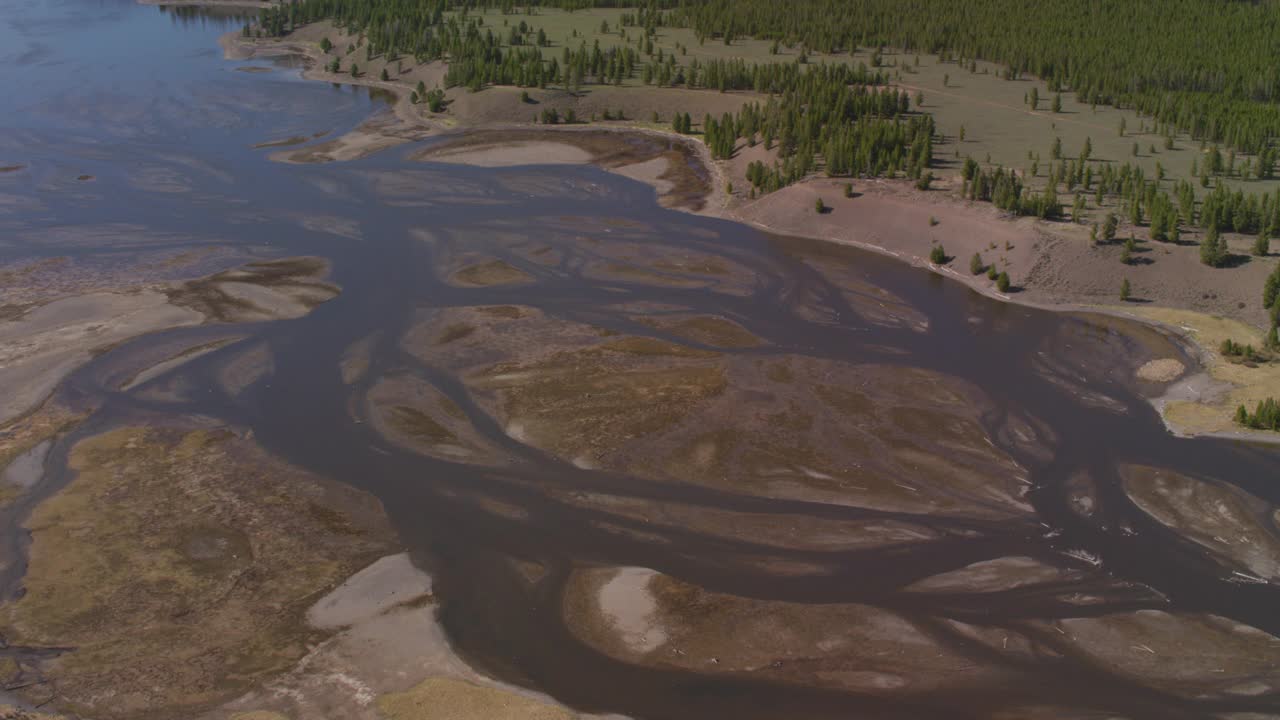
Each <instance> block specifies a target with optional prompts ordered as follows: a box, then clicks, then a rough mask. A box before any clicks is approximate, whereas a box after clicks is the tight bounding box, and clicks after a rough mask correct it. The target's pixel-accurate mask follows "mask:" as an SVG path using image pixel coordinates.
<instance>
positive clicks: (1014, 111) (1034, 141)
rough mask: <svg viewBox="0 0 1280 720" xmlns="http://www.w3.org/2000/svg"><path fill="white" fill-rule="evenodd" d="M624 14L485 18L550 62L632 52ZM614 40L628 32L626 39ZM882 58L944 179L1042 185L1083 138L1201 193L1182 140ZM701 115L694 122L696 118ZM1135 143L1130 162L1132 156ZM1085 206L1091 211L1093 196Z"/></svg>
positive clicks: (993, 80) (940, 66) (1235, 183)
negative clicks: (937, 139)
mask: <svg viewBox="0 0 1280 720" xmlns="http://www.w3.org/2000/svg"><path fill="white" fill-rule="evenodd" d="M623 12H624V11H622V10H616V9H595V10H585V11H577V12H571V13H570V12H563V11H557V10H540V11H539V12H538V14H536V15H523V14H521V15H502V14H501V13H500V12H499V11H497V10H493V11H489V12H488V13H486V14H485V15H484V18H485V24H486V25H489V26H491V27H493V28H494V32H495V33H497V32H499V31H501V33H502V34H503V35H505V33H506V32H507V30H506V27H507V25H506V24H519V23H520V22H521V21H525V22H527V23H528V24H529V25H530V26H531V27H533V28H534V29H535V31H536V29H539V28H540V29H542V30H544V31H545V32H546V33H547V36H548V38H549V39H550V41H551V43H552V46H551V47H549V48H546V49H545V50H544V55H545V56H546V57H548V58H550V57H552V56H555V57H558V56H559V55H560V53H562V52H563V48H564V47H565V46H566V45H568V46H569V47H572V48H575V49H576V48H577V47H578V46H579V45H580V44H581V43H585V44H586V46H587V47H591V46H592V45H593V43H595V42H596V41H599V43H600V46H601V48H605V49H607V48H610V47H615V46H619V45H624V44H630V45H631V47H636V41H637V38H638V37H639V36H640V32H639V30H638V29H637V28H622V27H621V24H620V21H621V17H622V14H623ZM602 22H607V23H608V27H609V32H608V33H604V32H602V27H601V23H602ZM620 31H624V32H625V33H626V37H625V38H624V37H623V35H622V33H621V32H620ZM770 45H771V43H769V42H766V41H758V40H735V41H734V43H733V45H725V44H724V43H723V42H721V41H710V40H709V41H707V42H706V43H705V44H701V45H700V44H699V43H698V40H697V38H696V37H695V36H694V33H693V31H691V30H687V29H679V28H660V29H659V33H658V37H657V40H656V41H655V48H661V49H662V51H663V53H664V55H665V54H671V53H675V55H676V58H677V62H679V63H681V64H687V63H688V62H689V61H691V60H693V59H697V60H699V61H707V60H713V59H721V60H723V59H730V58H742V59H744V60H746V61H747V62H760V63H766V62H787V61H793V60H795V59H796V57H797V56H798V54H799V49H798V48H786V47H783V48H781V50H780V52H779V53H778V54H777V55H771V54H770V52H769V50H770ZM872 51H873V49H867V48H864V49H861V50H860V51H859V52H857V53H854V54H852V55H850V54H839V55H821V54H817V53H811V54H810V55H809V62H811V63H818V62H842V63H866V64H868V65H870V64H871V55H872ZM881 54H882V66H883V67H885V69H886V71H887V72H889V73H890V74H891V75H892V77H893V79H894V82H896V83H897V84H899V85H900V86H901V87H904V88H907V89H909V90H910V91H911V92H912V94H913V95H914V94H915V92H916V91H919V92H920V93H922V94H923V98H924V105H923V107H922V109H923V110H924V111H926V112H929V113H931V114H932V115H933V116H934V117H935V119H936V120H937V123H938V128H939V130H940V132H941V133H942V136H943V141H942V142H941V143H939V144H938V145H937V146H935V152H934V155H935V158H937V159H938V164H939V165H940V166H941V172H943V173H946V172H948V171H953V170H957V169H958V167H959V163H958V162H957V161H956V158H957V154H958V156H959V158H961V159H963V158H964V157H966V156H967V157H972V158H974V159H975V160H977V161H979V162H981V163H984V164H991V165H1002V166H1004V167H1013V168H1017V169H1019V170H1024V171H1026V172H1027V173H1028V174H1029V173H1030V171H1031V166H1032V163H1033V160H1035V159H1038V165H1039V167H1038V172H1037V177H1038V178H1039V183H1043V182H1044V178H1045V176H1046V174H1047V172H1048V167H1049V163H1050V161H1051V158H1052V147H1053V144H1054V140H1055V138H1057V139H1060V140H1061V142H1062V154H1063V157H1067V158H1073V157H1077V156H1078V155H1079V153H1080V149H1081V148H1082V147H1083V146H1084V142H1085V139H1086V138H1088V139H1089V141H1090V143H1091V144H1092V148H1093V152H1092V156H1091V157H1092V158H1093V164H1094V166H1095V173H1096V172H1098V171H1099V170H1100V168H1101V165H1102V164H1103V163H1113V164H1115V165H1117V166H1118V165H1121V164H1123V163H1125V162H1129V163H1131V164H1134V165H1137V166H1140V167H1142V168H1143V170H1144V172H1145V173H1146V176H1147V177H1148V178H1154V177H1156V173H1157V168H1158V167H1161V168H1163V170H1164V176H1165V181H1164V185H1165V187H1166V189H1171V188H1172V187H1173V184H1174V183H1175V182H1177V181H1178V180H1189V181H1191V182H1192V184H1193V185H1195V186H1196V188H1197V190H1198V191H1199V192H1201V193H1203V192H1204V191H1203V190H1201V189H1200V187H1199V184H1198V181H1197V180H1198V179H1197V178H1195V177H1193V176H1192V175H1191V169H1192V164H1193V163H1196V162H1197V161H1198V160H1199V158H1201V156H1202V154H1203V150H1202V148H1201V144H1200V142H1199V141H1195V140H1192V139H1191V138H1190V137H1189V136H1185V135H1184V136H1180V137H1177V138H1175V142H1174V146H1173V148H1172V149H1165V147H1164V138H1163V136H1161V135H1159V134H1158V133H1156V132H1155V131H1154V128H1153V127H1150V126H1151V125H1153V123H1150V122H1149V121H1146V120H1144V119H1143V118H1141V117H1140V116H1139V115H1138V114H1137V113H1135V112H1132V111H1128V110H1120V109H1116V108H1112V107H1104V106H1098V107H1096V108H1091V107H1090V106H1089V105H1087V104H1084V103H1079V102H1076V100H1075V96H1074V94H1072V93H1064V94H1063V95H1062V111H1061V112H1059V113H1054V112H1051V110H1050V107H1051V103H1052V100H1053V95H1052V93H1050V92H1049V90H1048V87H1047V85H1046V84H1045V83H1043V82H1040V81H1039V80H1036V79H1032V78H1026V77H1024V78H1022V79H1019V80H1012V81H1010V80H1004V79H1001V78H1000V77H999V73H998V71H999V68H998V67H997V66H995V65H991V64H988V63H981V62H979V63H978V64H977V72H973V73H971V72H970V71H969V70H968V68H962V67H960V66H959V65H958V64H957V63H955V62H942V61H941V60H940V59H939V58H938V57H937V56H934V55H915V54H904V53H895V52H894V51H892V50H885V51H884V52H882V53H881ZM625 84H627V85H641V81H640V79H639V78H631V79H630V80H628V81H627V82H626V83H625ZM1033 87H1034V88H1036V89H1037V92H1038V93H1039V96H1040V101H1039V106H1038V108H1039V109H1038V110H1037V111H1032V109H1031V108H1030V106H1029V105H1028V103H1027V102H1026V96H1027V94H1028V93H1029V92H1030V91H1031V89H1032V88H1033ZM588 89H589V88H588ZM719 104H722V103H718V105H719ZM700 115H701V113H695V118H696V117H698V116H700ZM1122 120H1123V122H1124V124H1125V126H1126V130H1125V132H1124V134H1123V135H1121V133H1120V129H1119V128H1120V123H1121V121H1122ZM962 130H963V131H964V135H965V139H964V140H963V141H961V140H960V137H959V136H960V134H961V131H962ZM1135 144H1136V145H1137V148H1138V152H1137V155H1134V146H1135ZM1224 152H1225V151H1224ZM1252 159H1253V158H1252V157H1246V156H1244V155H1241V156H1239V157H1238V158H1237V165H1240V164H1243V162H1244V161H1246V160H1247V161H1250V162H1251V161H1252ZM1214 182H1215V183H1217V182H1218V181H1217V180H1215V181H1214ZM1223 182H1226V183H1227V184H1228V186H1230V187H1231V188H1232V189H1241V190H1243V191H1244V192H1246V193H1261V192H1273V191H1275V190H1276V189H1277V188H1280V180H1269V181H1258V180H1238V179H1230V180H1224V181H1223ZM1039 183H1037V182H1036V181H1034V180H1032V181H1031V183H1030V184H1031V185H1032V186H1037V185H1038V184H1039ZM1064 201H1065V202H1066V203H1067V204H1068V205H1069V204H1070V198H1064ZM1088 203H1089V207H1090V208H1093V198H1092V197H1090V198H1089V199H1088Z"/></svg>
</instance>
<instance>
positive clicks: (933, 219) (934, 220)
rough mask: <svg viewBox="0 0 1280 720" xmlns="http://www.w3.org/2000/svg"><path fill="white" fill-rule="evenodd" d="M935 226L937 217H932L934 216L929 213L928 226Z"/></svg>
mask: <svg viewBox="0 0 1280 720" xmlns="http://www.w3.org/2000/svg"><path fill="white" fill-rule="evenodd" d="M937 226H938V218H936V217H934V216H932V215H930V216H929V227H937Z"/></svg>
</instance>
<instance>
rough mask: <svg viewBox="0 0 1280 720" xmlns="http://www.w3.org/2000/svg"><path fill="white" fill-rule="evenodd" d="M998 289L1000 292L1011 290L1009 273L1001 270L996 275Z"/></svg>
mask: <svg viewBox="0 0 1280 720" xmlns="http://www.w3.org/2000/svg"><path fill="white" fill-rule="evenodd" d="M996 289H997V290H999V291H1000V292H1002V293H1004V292H1009V273H1007V272H1004V271H1001V272H1000V274H999V275H997V276H996Z"/></svg>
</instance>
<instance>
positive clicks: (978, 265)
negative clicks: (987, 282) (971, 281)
mask: <svg viewBox="0 0 1280 720" xmlns="http://www.w3.org/2000/svg"><path fill="white" fill-rule="evenodd" d="M986 269H987V264H986V263H984V262H982V256H981V255H979V254H978V253H974V254H973V257H971V258H969V272H971V273H973V274H974V275H981V274H982V271H983V270H986Z"/></svg>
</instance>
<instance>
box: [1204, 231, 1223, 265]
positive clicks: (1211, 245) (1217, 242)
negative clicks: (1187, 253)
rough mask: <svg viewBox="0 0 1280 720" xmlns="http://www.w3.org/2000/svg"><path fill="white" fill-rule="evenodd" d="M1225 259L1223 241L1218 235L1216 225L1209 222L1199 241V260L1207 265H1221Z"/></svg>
mask: <svg viewBox="0 0 1280 720" xmlns="http://www.w3.org/2000/svg"><path fill="white" fill-rule="evenodd" d="M1226 260H1227V257H1226V246H1225V241H1223V240H1222V239H1221V238H1220V237H1219V236H1218V226H1217V225H1216V224H1213V223H1211V224H1210V225H1209V229H1208V230H1207V231H1206V232H1205V234H1204V239H1202V240H1201V241H1200V262H1202V263H1204V264H1205V265H1208V266H1209V267H1222V265H1223V263H1225V262H1226Z"/></svg>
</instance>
